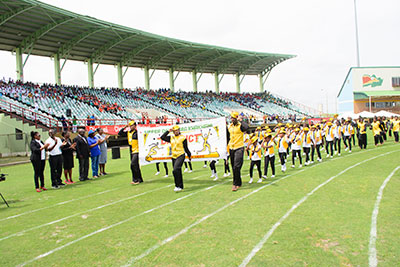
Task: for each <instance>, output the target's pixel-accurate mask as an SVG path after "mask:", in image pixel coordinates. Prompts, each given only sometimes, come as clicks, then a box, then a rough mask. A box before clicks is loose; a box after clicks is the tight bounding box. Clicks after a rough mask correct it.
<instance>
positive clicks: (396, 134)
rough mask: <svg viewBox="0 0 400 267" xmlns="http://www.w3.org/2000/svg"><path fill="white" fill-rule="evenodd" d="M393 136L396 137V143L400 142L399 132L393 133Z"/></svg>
mask: <svg viewBox="0 0 400 267" xmlns="http://www.w3.org/2000/svg"><path fill="white" fill-rule="evenodd" d="M393 135H394V141H395V142H399V132H398V131H393Z"/></svg>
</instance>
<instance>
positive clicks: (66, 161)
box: [61, 131, 76, 184]
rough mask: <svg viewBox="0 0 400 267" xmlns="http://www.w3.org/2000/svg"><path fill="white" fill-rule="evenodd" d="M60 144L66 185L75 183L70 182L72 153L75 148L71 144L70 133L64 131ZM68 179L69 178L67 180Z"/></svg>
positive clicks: (74, 144)
mask: <svg viewBox="0 0 400 267" xmlns="http://www.w3.org/2000/svg"><path fill="white" fill-rule="evenodd" d="M62 137H63V139H62V143H63V145H62V146H61V151H62V156H63V168H64V177H65V181H64V182H65V183H66V184H73V183H75V182H74V181H72V169H73V168H74V151H75V148H76V143H73V142H72V140H71V138H70V137H71V132H69V131H66V132H63V133H62ZM68 177H69V178H68Z"/></svg>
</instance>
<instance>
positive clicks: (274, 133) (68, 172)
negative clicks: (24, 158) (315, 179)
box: [31, 112, 400, 192]
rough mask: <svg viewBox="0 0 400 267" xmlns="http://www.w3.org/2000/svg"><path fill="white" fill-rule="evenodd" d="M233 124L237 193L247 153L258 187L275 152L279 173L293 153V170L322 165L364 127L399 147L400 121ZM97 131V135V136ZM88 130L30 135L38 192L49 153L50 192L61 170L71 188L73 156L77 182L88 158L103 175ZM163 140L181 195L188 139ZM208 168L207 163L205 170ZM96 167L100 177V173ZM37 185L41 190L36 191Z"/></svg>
mask: <svg viewBox="0 0 400 267" xmlns="http://www.w3.org/2000/svg"><path fill="white" fill-rule="evenodd" d="M230 119H231V123H230V124H229V125H227V150H228V153H227V157H226V159H225V162H224V166H225V174H224V176H225V177H226V176H229V175H230V169H229V162H230V165H231V168H232V171H233V187H232V191H237V190H238V189H239V188H240V187H241V186H242V179H241V169H242V166H243V161H244V160H243V159H244V155H245V153H246V154H247V157H248V159H250V170H249V172H250V173H249V174H250V180H249V183H252V182H253V170H254V167H257V171H258V176H259V179H258V182H259V183H261V182H262V181H263V178H264V179H267V175H268V169H269V168H271V172H272V175H271V178H274V177H275V151H277V152H278V156H279V161H280V165H281V171H282V172H285V171H286V163H287V161H288V158H289V156H290V154H291V163H292V164H291V167H292V168H295V166H296V161H297V160H298V161H299V165H298V167H299V168H301V167H302V166H303V156H304V165H305V166H307V165H309V164H312V163H314V160H316V161H319V162H321V161H322V158H323V157H322V153H321V152H322V151H321V150H325V152H326V157H333V156H334V155H337V156H340V155H341V153H342V148H341V146H342V140H343V145H344V150H345V151H347V152H348V153H351V152H352V149H353V148H354V146H355V142H356V141H355V139H356V137H357V139H358V146H359V147H360V149H366V147H367V128H370V129H371V130H372V132H373V134H374V140H375V145H376V146H378V145H380V144H383V143H384V141H385V140H386V139H387V134H388V135H389V136H392V132H393V136H394V139H395V142H399V129H400V120H399V118H398V117H395V118H392V119H385V118H374V119H373V121H372V122H370V120H368V119H362V118H360V119H358V120H352V119H350V118H349V119H341V120H339V119H337V116H335V117H334V118H330V119H328V120H324V119H322V120H321V121H320V122H319V123H313V122H311V123H307V122H306V121H305V118H304V119H303V121H302V122H301V123H300V124H289V123H288V124H286V125H284V124H282V123H278V124H277V125H276V126H275V127H274V128H272V129H271V128H269V127H268V126H266V127H265V128H264V129H262V128H261V127H257V128H256V130H255V131H254V132H253V133H251V132H250V130H249V126H248V125H247V123H246V122H245V121H243V120H242V117H241V116H240V115H239V113H238V112H232V113H231V118H230ZM136 127H137V125H136V122H135V121H131V122H130V123H129V124H128V125H126V126H125V127H124V128H122V129H121V130H120V131H119V133H118V135H119V136H121V137H127V139H128V143H129V146H130V156H131V163H130V169H131V173H132V182H131V183H132V184H134V185H138V184H140V183H142V182H143V177H142V173H141V169H140V164H139V144H138V133H137V129H136ZM96 132H97V134H96ZM96 132H95V131H93V130H90V131H89V132H88V137H86V136H85V130H84V129H79V130H78V135H77V137H76V138H75V139H74V140H71V139H70V132H68V131H67V132H63V134H62V135H63V139H60V138H58V137H56V136H55V132H54V131H53V130H50V131H49V136H50V137H49V138H48V139H47V140H46V141H45V142H42V141H41V139H40V134H39V133H38V132H32V133H31V135H32V142H31V151H32V155H31V162H32V165H33V168H34V180H35V187H36V191H37V192H41V191H42V190H46V188H45V187H44V175H43V171H44V167H45V161H46V151H48V154H49V164H50V172H51V181H52V187H53V188H59V187H60V186H64V185H65V184H64V183H62V180H61V176H62V168H64V175H65V183H66V184H71V183H74V182H73V181H72V168H73V167H74V160H73V153H74V152H76V155H77V159H78V161H79V180H80V181H85V180H89V178H88V170H89V158H90V159H91V163H92V172H93V178H97V177H98V176H99V175H106V174H107V173H106V172H105V164H106V162H107V139H108V136H106V135H105V134H104V133H103V130H102V129H101V128H98V129H97V131H96ZM161 139H162V140H163V141H165V142H168V143H170V145H171V158H172V166H173V171H172V173H173V176H174V180H175V189H174V191H175V192H179V191H182V190H183V188H184V185H183V176H182V166H183V164H185V172H186V171H187V170H188V169H187V165H189V167H190V171H189V172H191V170H192V164H191V152H190V150H189V148H188V142H187V140H186V137H185V136H184V135H182V134H181V132H180V127H179V126H178V125H175V126H173V127H172V128H171V129H169V131H166V132H165V133H164V134H163V135H162V136H161ZM263 158H264V170H263V172H262V170H261V162H262V159H263ZM215 164H216V161H214V160H213V161H211V162H210V168H211V171H212V177H215V179H214V180H218V175H217V171H216V167H215ZM206 166H207V162H205V165H204V167H206ZM99 168H100V172H99ZM156 168H157V173H156V175H158V174H159V173H160V168H159V163H157V164H156ZM164 168H165V171H166V177H168V166H167V163H166V162H164ZM39 181H40V186H39Z"/></svg>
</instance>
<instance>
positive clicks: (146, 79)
mask: <svg viewBox="0 0 400 267" xmlns="http://www.w3.org/2000/svg"><path fill="white" fill-rule="evenodd" d="M144 89H146V90H147V91H148V90H150V76H149V67H147V66H144Z"/></svg>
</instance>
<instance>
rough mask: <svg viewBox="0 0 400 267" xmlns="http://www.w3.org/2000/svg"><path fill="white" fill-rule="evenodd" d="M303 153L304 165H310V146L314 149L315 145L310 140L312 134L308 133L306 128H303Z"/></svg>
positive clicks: (308, 130)
mask: <svg viewBox="0 0 400 267" xmlns="http://www.w3.org/2000/svg"><path fill="white" fill-rule="evenodd" d="M303 132H304V134H303V151H304V153H305V154H306V161H305V163H304V165H306V166H307V165H309V164H310V151H311V146H312V147H314V146H315V143H314V140H313V139H312V133H311V132H310V129H309V128H308V127H304V128H303Z"/></svg>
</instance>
